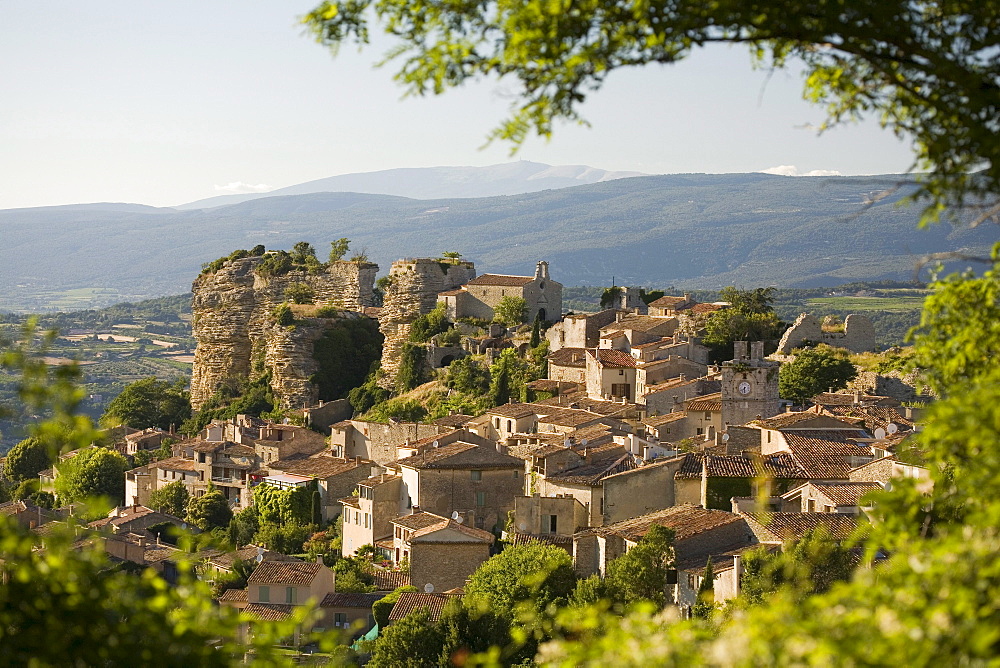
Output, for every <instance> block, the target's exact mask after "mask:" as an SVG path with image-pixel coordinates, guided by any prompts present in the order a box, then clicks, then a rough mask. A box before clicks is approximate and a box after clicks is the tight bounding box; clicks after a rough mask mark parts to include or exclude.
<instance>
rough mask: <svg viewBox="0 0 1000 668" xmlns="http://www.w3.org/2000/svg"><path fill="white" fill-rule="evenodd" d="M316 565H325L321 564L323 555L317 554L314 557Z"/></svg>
mask: <svg viewBox="0 0 1000 668" xmlns="http://www.w3.org/2000/svg"><path fill="white" fill-rule="evenodd" d="M316 563H317V564H319V565H320V566H326V564H324V563H323V555H322V554H317V555H316Z"/></svg>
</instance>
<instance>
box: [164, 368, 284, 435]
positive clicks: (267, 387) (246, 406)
mask: <svg viewBox="0 0 1000 668" xmlns="http://www.w3.org/2000/svg"><path fill="white" fill-rule="evenodd" d="M275 408H276V406H275V400H274V394H273V393H272V391H271V375H270V373H266V374H264V375H262V376H259V377H257V378H255V379H253V380H252V381H250V382H249V383H247V384H246V385H243V386H242V387H239V388H237V389H232V388H230V387H229V386H224V387H223V388H222V389H221V390H219V391H218V392H216V393H215V394H214V395H212V396H211V397H210V398H209V400H208V401H206V402H205V404H204V405H203V406H202V408H201V410H200V411H199V412H198V413H196V414H195V415H193V416H191V419H189V420H187V421H185V422H184V424H182V425H181V432H182V433H184V434H188V435H189V436H193V435H195V434H197V433H198V432H200V431H201V430H202V429H204V428H205V426H206V425H208V423H209V422H211V421H212V420H216V419H223V420H226V419H230V418H234V417H236V416H237V415H252V416H254V417H258V416H262V415H265V414H266V413H269V412H272V411H274V410H275Z"/></svg>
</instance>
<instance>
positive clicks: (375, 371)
mask: <svg viewBox="0 0 1000 668" xmlns="http://www.w3.org/2000/svg"><path fill="white" fill-rule="evenodd" d="M370 369H371V370H370V372H369V374H368V376H367V377H366V378H365V382H364V383H362V384H361V385H358V386H357V387H355V388H354V389H352V390H351V391H350V392H348V393H347V400H348V401H349V402H351V407H352V408H353V409H354V412H355V414H361V413H366V412H367V411H369V410H370V409H371V408H372V406H375V405H376V404H380V403H382V402H384V401H386V400H387V399H388V398H389V391H388V390H385V389H383V388H381V387H379V384H378V379H379V373H380V366H379V363H378V362H373V363H372V366H371V367H370Z"/></svg>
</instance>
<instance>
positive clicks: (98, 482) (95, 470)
mask: <svg viewBox="0 0 1000 668" xmlns="http://www.w3.org/2000/svg"><path fill="white" fill-rule="evenodd" d="M56 468H57V469H58V471H59V475H58V476H57V477H56V494H57V496H58V497H59V504H60V505H67V504H70V503H76V502H78V501H85V500H87V499H89V498H92V497H100V498H104V499H105V500H107V501H109V502H110V503H111V504H112V505H121V504H122V502H123V500H124V497H125V470H126V469H127V468H128V460H127V459H125V457H124V456H123V455H120V454H118V453H117V452H115V451H113V450H108V449H107V448H100V447H92V448H85V449H84V450H81V451H80V452H79V453H77V454H76V455H74V456H72V457H70V458H68V459H66V460H65V461H62V462H60V463H59V464H56Z"/></svg>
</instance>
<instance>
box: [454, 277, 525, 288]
mask: <svg viewBox="0 0 1000 668" xmlns="http://www.w3.org/2000/svg"><path fill="white" fill-rule="evenodd" d="M533 280H535V278H534V277H533V276H508V275H505V274H483V275H481V276H476V277H475V278H474V279H472V280H471V281H469V282H468V283H467V285H509V286H513V287H522V286H525V285H527V284H528V283H531V282H532V281H533Z"/></svg>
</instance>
